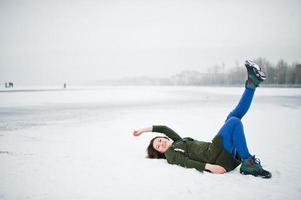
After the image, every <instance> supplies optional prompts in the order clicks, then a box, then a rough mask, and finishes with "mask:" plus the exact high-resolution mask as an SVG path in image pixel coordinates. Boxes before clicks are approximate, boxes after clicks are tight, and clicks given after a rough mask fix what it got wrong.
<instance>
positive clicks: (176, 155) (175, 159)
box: [165, 150, 206, 172]
mask: <svg viewBox="0 0 301 200" xmlns="http://www.w3.org/2000/svg"><path fill="white" fill-rule="evenodd" d="M165 156H166V160H167V162H168V163H169V164H175V165H180V166H182V167H185V168H194V169H197V170H198V171H200V172H203V171H204V170H205V165H206V163H203V162H200V161H196V160H192V159H190V158H188V157H187V156H185V155H184V154H182V153H181V152H175V151H172V150H170V151H168V152H166V153H165Z"/></svg>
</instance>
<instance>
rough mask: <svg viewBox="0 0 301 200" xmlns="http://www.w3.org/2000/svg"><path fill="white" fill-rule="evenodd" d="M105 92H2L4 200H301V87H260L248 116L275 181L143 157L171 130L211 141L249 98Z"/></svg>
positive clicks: (219, 93) (252, 138)
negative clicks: (156, 129)
mask: <svg viewBox="0 0 301 200" xmlns="http://www.w3.org/2000/svg"><path fill="white" fill-rule="evenodd" d="M243 89H244V88H243V87H241V88H222V87H215V88H212V87H100V88H91V89H83V88H81V89H75V88H74V89H66V90H51V91H47V90H40V91H39V90H37V91H34V90H31V91H15V92H0V199H8V200H11V199H13V200H14V199H43V200H44V199H51V200H53V199H64V200H65V199H72V200H73V199H145V200H148V199H179V200H180V199H189V200H193V199H223V200H227V199H231V200H233V199H250V200H254V199H273V200H274V199H281V200H282V199H286V200H288V199H301V175H300V171H301V167H300V166H301V160H300V157H299V156H300V154H301V145H300V139H301V135H300V134H301V132H300V130H301V123H300V122H301V121H300V115H301V89H284V88H282V89H277V88H272V89H271V88H258V90H257V91H256V95H255V98H254V101H253V105H252V106H251V109H250V110H249V112H248V114H247V115H246V116H245V118H244V119H243V123H244V128H245V132H246V136H247V140H248V145H249V148H250V151H251V153H252V154H255V155H256V156H257V157H259V158H260V159H261V161H262V164H263V166H264V167H265V168H266V169H268V170H270V171H271V172H272V174H273V177H272V178H271V179H262V178H255V177H252V176H243V175H241V174H239V170H238V169H239V168H237V169H236V170H234V171H232V172H230V173H226V174H223V175H214V174H210V173H207V172H205V173H200V172H198V171H196V170H194V169H185V168H182V167H178V166H173V165H169V164H168V163H167V162H166V161H165V160H149V159H146V158H145V155H146V153H145V149H146V146H147V145H148V142H149V140H150V139H151V138H152V137H153V136H156V135H159V134H156V133H147V134H145V135H142V136H141V137H133V136H132V132H133V130H134V129H137V128H142V127H146V126H151V125H153V124H164V125H167V126H170V127H171V128H173V129H174V130H175V131H177V132H178V133H179V134H180V135H181V136H183V137H185V136H190V137H193V138H195V139H199V140H206V141H209V140H211V139H212V138H213V137H214V136H215V134H216V133H217V132H218V130H219V128H220V127H221V126H222V125H223V122H224V120H225V118H226V116H227V114H228V112H230V111H231V109H232V108H233V107H234V106H235V105H236V104H237V102H238V100H239V98H240V95H241V94H242V92H243Z"/></svg>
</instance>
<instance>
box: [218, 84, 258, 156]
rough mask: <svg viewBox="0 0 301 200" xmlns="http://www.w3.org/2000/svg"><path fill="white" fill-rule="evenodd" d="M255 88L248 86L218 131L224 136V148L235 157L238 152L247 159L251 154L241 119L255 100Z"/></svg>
mask: <svg viewBox="0 0 301 200" xmlns="http://www.w3.org/2000/svg"><path fill="white" fill-rule="evenodd" d="M254 93H255V90H253V89H250V88H246V89H245V91H244V93H243V95H242V97H241V98H240V101H239V103H238V105H237V106H236V108H235V109H234V110H233V111H232V112H230V114H229V115H228V117H227V119H226V122H225V124H224V125H223V127H222V128H221V129H220V131H219V132H218V135H220V136H221V137H222V138H223V146H224V148H225V149H226V150H227V151H228V152H229V153H231V154H232V155H233V156H234V157H235V156H236V153H238V154H239V156H240V158H241V159H247V158H249V157H250V156H251V154H250V153H249V150H248V147H247V142H246V138H245V134H244V129H243V124H242V122H241V119H242V118H243V116H244V115H245V114H246V113H247V111H248V110H249V108H250V105H251V103H252V100H253V96H254Z"/></svg>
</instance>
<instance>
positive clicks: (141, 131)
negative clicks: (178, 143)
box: [133, 126, 153, 136]
mask: <svg viewBox="0 0 301 200" xmlns="http://www.w3.org/2000/svg"><path fill="white" fill-rule="evenodd" d="M152 130H153V127H152V126H151V127H146V128H141V129H138V130H134V132H133V135H134V136H139V135H141V134H142V133H144V132H152Z"/></svg>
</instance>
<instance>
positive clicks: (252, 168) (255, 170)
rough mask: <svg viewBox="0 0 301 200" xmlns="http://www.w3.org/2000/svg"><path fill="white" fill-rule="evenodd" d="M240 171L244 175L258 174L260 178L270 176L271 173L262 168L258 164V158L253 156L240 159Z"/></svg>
mask: <svg viewBox="0 0 301 200" xmlns="http://www.w3.org/2000/svg"><path fill="white" fill-rule="evenodd" d="M239 171H240V173H241V174H244V175H249V174H250V175H253V176H259V177H262V178H271V177H272V174H271V173H270V172H269V171H267V170H264V169H263V168H262V166H261V164H260V160H259V159H258V158H255V156H251V157H249V158H248V159H245V160H243V161H242V163H241V166H240V170H239Z"/></svg>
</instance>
